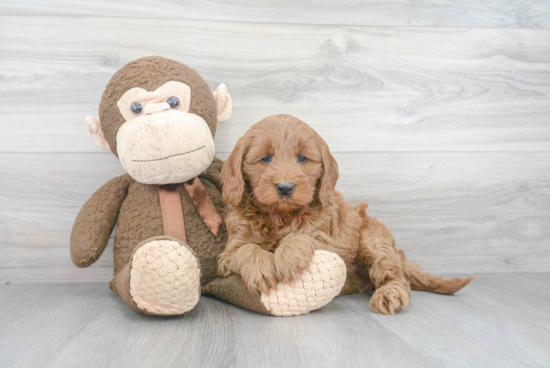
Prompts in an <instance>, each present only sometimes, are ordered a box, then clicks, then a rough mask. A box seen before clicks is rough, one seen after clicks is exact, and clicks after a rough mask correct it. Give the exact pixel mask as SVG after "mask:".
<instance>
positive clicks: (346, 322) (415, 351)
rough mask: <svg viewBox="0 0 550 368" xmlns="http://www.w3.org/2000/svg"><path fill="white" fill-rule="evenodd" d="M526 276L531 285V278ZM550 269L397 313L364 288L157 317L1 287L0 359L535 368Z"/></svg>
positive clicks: (68, 289)
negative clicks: (306, 305)
mask: <svg viewBox="0 0 550 368" xmlns="http://www.w3.org/2000/svg"><path fill="white" fill-rule="evenodd" d="M533 279H535V280H533ZM549 285H550V274H548V273H541V274H534V275H529V274H528V275H523V274H513V273H511V274H498V275H494V274H487V275H481V276H479V277H478V278H477V279H476V280H474V282H472V283H471V284H470V285H468V286H467V287H466V288H465V289H464V290H462V291H460V292H459V293H458V294H457V295H454V296H443V295H435V294H430V293H424V292H415V291H413V292H412V299H411V304H410V306H409V308H408V309H407V310H405V311H403V312H400V313H398V314H397V315H395V316H383V315H379V314H375V313H372V312H371V311H370V310H369V308H368V303H369V298H370V294H355V295H351V296H344V297H339V298H336V299H334V300H333V301H332V302H331V303H330V304H329V305H327V306H326V307H324V308H322V309H321V310H319V311H315V312H312V313H310V314H308V315H304V316H298V317H287V318H285V317H270V316H263V315H258V314H254V313H252V312H248V311H245V310H242V309H239V308H237V307H234V306H231V305H228V304H226V303H224V302H221V301H219V300H216V299H214V298H209V297H203V298H201V300H200V302H199V304H198V305H197V307H195V309H194V310H193V311H191V312H190V313H188V314H185V315H183V316H180V317H171V318H159V317H151V316H146V315H142V314H139V313H137V312H134V311H133V310H131V309H130V308H129V307H128V306H126V305H125V304H124V303H123V302H122V301H120V300H119V299H118V298H117V296H116V295H115V294H114V292H112V291H111V290H109V288H108V286H107V285H105V284H93V283H88V284H48V285H46V284H41V285H34V284H28V285H24V284H19V285H0V326H1V327H2V328H0V365H2V366H17V367H36V366H41V367H60V366H73V367H74V366H78V367H135V366H155V367H156V366H158V367H176V366H177V367H182V366H185V367H196V366H201V367H288V368H293V367H305V366H308V367H336V366H338V367H357V366H375V367H405V366H406V367H442V366H444V367H472V366H476V367H481V366H483V367H519V366H521V367H543V366H548V365H549V364H550V351H549V350H548V348H547V347H548V345H549V344H550V322H549V321H550V312H549V311H548V308H547V307H546V306H547V305H548V303H549V302H550V286H549Z"/></svg>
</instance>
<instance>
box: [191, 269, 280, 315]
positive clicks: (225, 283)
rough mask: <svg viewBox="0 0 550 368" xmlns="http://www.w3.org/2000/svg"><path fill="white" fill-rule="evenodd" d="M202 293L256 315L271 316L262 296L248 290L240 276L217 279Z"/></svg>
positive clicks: (203, 288) (206, 286)
mask: <svg viewBox="0 0 550 368" xmlns="http://www.w3.org/2000/svg"><path fill="white" fill-rule="evenodd" d="M202 293H203V294H207V295H213V296H215V297H217V298H219V299H221V300H224V301H226V302H228V303H231V304H234V305H236V306H238V307H241V308H244V309H248V310H251V311H253V312H256V313H261V314H267V315H271V313H269V312H268V311H267V309H265V306H264V305H263V304H262V302H261V300H260V295H259V294H254V293H253V292H251V291H250V290H248V288H247V287H246V284H245V283H244V281H243V279H242V277H241V276H239V275H231V276H229V277H225V278H217V279H215V280H214V281H212V282H211V283H209V284H207V285H205V286H203V287H202Z"/></svg>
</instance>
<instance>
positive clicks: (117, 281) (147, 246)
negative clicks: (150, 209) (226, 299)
mask: <svg viewBox="0 0 550 368" xmlns="http://www.w3.org/2000/svg"><path fill="white" fill-rule="evenodd" d="M200 276H201V275H200V264H199V260H198V259H197V258H196V257H195V255H194V254H193V251H192V250H191V249H190V248H189V247H187V245H185V244H183V243H182V242H180V241H179V240H178V239H176V238H171V237H168V236H157V237H153V238H149V239H147V240H145V241H143V242H141V243H140V244H139V245H138V246H137V247H136V249H135V250H134V253H133V255H132V258H131V259H130V261H129V262H128V263H127V264H126V265H125V266H124V267H123V268H122V270H120V272H119V273H117V274H116V275H115V276H114V277H113V279H112V280H111V283H110V286H111V289H113V290H114V291H115V292H116V293H117V294H118V296H120V298H122V300H124V301H125V302H126V304H128V305H129V306H130V307H132V308H133V309H135V310H137V311H139V312H142V313H145V314H150V315H156V316H173V315H179V314H183V313H185V312H188V311H190V310H191V309H193V308H194V307H195V305H197V303H198V301H199V297H200V285H201V277H200Z"/></svg>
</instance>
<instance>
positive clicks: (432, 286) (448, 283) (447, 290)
mask: <svg viewBox="0 0 550 368" xmlns="http://www.w3.org/2000/svg"><path fill="white" fill-rule="evenodd" d="M404 269H405V277H406V278H407V280H408V281H409V283H410V284H411V288H412V289H413V290H422V291H429V292H431V293H437V294H447V295H452V294H454V293H456V292H457V291H459V290H460V289H462V288H463V287H464V286H466V285H468V284H469V283H470V282H471V281H472V280H473V279H474V278H475V277H474V276H470V277H467V278H465V279H462V278H459V277H455V278H453V279H444V278H442V277H439V276H435V275H432V274H431V273H428V272H424V271H422V269H421V268H420V266H419V265H417V264H416V263H414V262H412V261H405V263H404Z"/></svg>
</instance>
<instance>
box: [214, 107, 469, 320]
mask: <svg viewBox="0 0 550 368" xmlns="http://www.w3.org/2000/svg"><path fill="white" fill-rule="evenodd" d="M337 179H338V165H337V164H336V161H335V159H334V157H332V155H331V153H330V150H329V148H328V145H327V143H326V142H325V141H324V140H323V139H322V138H321V136H319V134H317V132H315V131H314V130H313V129H312V128H311V127H309V126H308V125H307V124H306V123H304V122H303V121H301V120H299V119H297V118H295V117H292V116H289V115H276V116H271V117H268V118H265V119H264V120H262V121H260V122H258V123H256V124H255V125H253V126H252V127H251V128H250V129H249V130H248V132H247V133H246V134H245V135H244V136H243V137H242V138H240V139H239V141H238V142H237V145H236V147H235V149H234V150H233V152H232V153H231V155H230V156H229V158H228V159H227V161H226V162H225V164H224V166H223V169H222V180H223V184H224V186H223V197H224V200H225V202H226V204H227V205H228V206H227V207H228V209H227V211H228V216H227V220H226V224H227V229H228V231H229V240H228V242H227V245H226V248H225V251H224V252H223V253H222V254H221V255H220V259H219V271H218V272H219V274H220V276H229V275H230V274H232V273H236V274H240V275H241V276H242V278H243V280H244V281H245V283H246V284H247V286H248V288H249V289H250V290H252V291H255V292H267V291H268V290H269V289H270V288H273V287H275V286H276V285H277V283H278V282H279V281H281V282H289V281H292V280H295V279H296V278H298V277H299V275H300V274H301V272H302V271H303V270H304V269H306V268H307V267H308V265H309V262H310V261H311V258H312V256H313V254H314V252H315V250H316V249H324V250H329V251H333V252H335V253H337V254H338V255H340V257H342V259H343V260H344V261H345V262H346V266H347V270H348V275H347V279H346V283H345V285H344V288H343V289H342V292H341V293H340V295H343V294H351V293H356V292H363V291H366V290H371V289H372V288H373V286H374V288H376V292H375V293H374V294H373V296H372V298H371V301H370V307H371V309H372V310H373V311H375V312H379V313H384V314H393V313H395V312H396V311H398V310H400V309H405V308H406V307H407V305H408V304H409V300H410V290H411V288H412V289H414V290H426V291H431V292H434V293H440V294H453V293H454V292H456V291H458V290H460V289H461V288H463V287H464V286H465V285H466V284H468V283H469V282H470V281H471V280H472V279H473V277H468V278H466V279H461V278H454V279H450V280H445V279H442V278H441V277H438V276H434V275H431V274H429V273H427V272H423V271H422V270H421V269H420V267H419V266H418V265H417V264H416V263H413V262H411V261H408V260H406V259H405V254H404V253H403V251H402V250H400V249H397V248H396V246H395V241H394V239H393V236H392V234H391V233H390V232H389V230H388V229H387V228H386V227H385V226H384V225H383V224H382V223H381V222H380V221H378V220H377V219H375V218H372V217H370V216H368V215H367V213H366V211H365V209H366V207H367V204H366V203H359V204H357V205H355V206H351V205H350V204H348V203H346V202H344V199H343V197H342V195H341V194H340V193H339V192H336V191H335V190H334V188H335V185H336V181H337Z"/></svg>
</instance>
